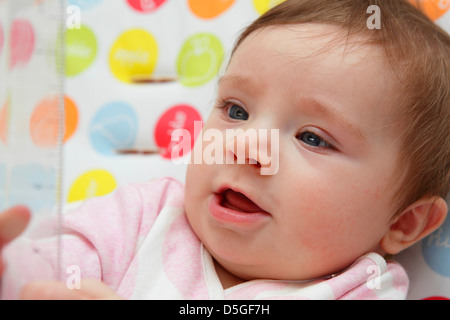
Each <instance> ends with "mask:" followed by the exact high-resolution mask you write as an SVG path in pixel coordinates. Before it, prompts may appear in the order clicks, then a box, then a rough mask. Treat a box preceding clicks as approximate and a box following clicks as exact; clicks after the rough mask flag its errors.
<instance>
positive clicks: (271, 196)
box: [0, 0, 450, 299]
mask: <svg viewBox="0 0 450 320" xmlns="http://www.w3.org/2000/svg"><path fill="white" fill-rule="evenodd" d="M373 4H378V6H375V7H373V6H372V7H371V8H373V9H374V11H373V12H372V11H370V10H369V11H368V8H369V7H370V6H371V5H373ZM375 9H377V10H379V11H377V10H375ZM367 12H370V13H367ZM377 12H378V14H379V16H378V18H379V19H381V23H380V24H379V26H377V25H376V24H374V25H372V24H370V23H369V22H370V21H371V20H370V19H371V18H377V17H376V16H371V14H372V13H373V14H376V13H377ZM373 26H375V27H373ZM449 106H450V37H449V36H448V35H447V34H446V33H445V32H444V31H442V30H441V29H440V28H439V27H437V26H436V25H434V24H433V23H432V22H431V21H430V20H428V19H427V18H426V17H425V16H424V15H423V14H421V13H420V12H419V10H417V9H416V8H414V7H413V6H411V5H410V4H409V2H407V1H401V0H396V1H383V2H379V1H369V0H367V1H363V0H361V1H354V0H342V1H328V0H292V1H290V0H288V1H286V2H284V3H282V4H281V5H279V6H277V7H275V8H274V9H272V10H271V11H269V12H268V13H266V14H265V15H263V16H262V17H260V18H259V19H258V20H256V21H255V22H254V23H253V24H252V25H250V26H249V27H248V28H247V29H246V30H245V31H244V32H243V34H242V35H241V37H240V38H239V40H238V42H237V44H236V47H235V49H234V51H233V54H232V57H231V60H230V62H229V65H228V67H227V69H226V72H225V74H224V75H223V77H221V79H220V80H219V86H218V99H217V103H216V106H215V107H214V109H213V110H212V112H211V114H210V116H209V118H208V120H207V121H206V123H205V124H204V127H203V131H204V132H207V131H208V130H215V131H214V132H221V133H223V136H224V137H225V136H226V134H225V133H226V132H228V131H230V130H239V129H241V130H242V131H244V132H246V131H248V130H254V131H255V132H261V131H259V130H260V129H266V131H267V132H270V131H272V130H276V132H277V134H276V135H269V136H270V137H271V139H267V136H264V137H263V136H261V135H257V136H256V139H257V140H258V143H251V142H252V139H250V137H249V136H247V135H233V136H232V138H231V139H228V140H227V141H224V143H223V153H222V155H223V157H224V158H225V157H227V159H229V158H231V159H233V160H234V161H233V164H230V163H229V161H225V160H224V161H223V162H221V163H219V162H220V161H216V162H214V163H211V162H208V161H203V162H202V163H196V162H193V163H192V164H190V165H189V166H188V169H187V175H186V184H185V187H183V186H182V185H180V184H179V183H178V182H177V181H174V180H173V179H169V178H161V179H157V180H154V181H151V182H145V183H141V184H135V185H127V186H123V187H121V188H119V189H118V190H117V191H116V192H115V193H114V194H112V195H109V196H106V197H102V198H96V199H92V200H90V201H87V202H85V203H84V204H83V205H81V206H80V207H79V208H77V209H76V210H75V211H74V212H72V213H70V214H67V215H65V216H64V222H63V225H64V230H63V231H64V233H63V235H62V239H61V244H62V248H63V252H62V269H61V270H63V272H62V276H61V280H62V282H59V283H52V282H39V283H33V284H29V285H27V286H26V287H25V289H24V290H23V291H22V297H23V298H61V297H63V298H75V299H76V298H114V297H116V298H117V297H121V298H127V299H131V298H133V299H260V298H262V299H287V298H289V299H293V298H294V299H404V298H405V297H406V292H407V287H408V279H407V276H406V273H405V271H404V270H403V268H402V267H401V266H400V265H399V264H397V263H395V262H393V261H390V260H388V259H387V257H388V256H390V255H394V254H397V253H398V252H400V251H402V250H404V249H405V248H407V247H409V246H411V245H412V244H414V243H416V242H417V241H419V240H421V239H422V238H423V237H425V236H427V235H428V234H430V233H431V232H433V231H434V230H436V229H437V228H438V227H439V226H440V225H441V224H442V223H443V221H444V220H445V218H446V215H447V205H446V203H445V201H444V200H443V198H444V197H445V196H446V194H447V193H448V192H449V177H450V173H449V168H450V162H449V160H450V156H449V150H450V134H449V124H450V109H449ZM274 137H276V139H275V138H274ZM272 144H277V148H275V149H273V148H270V146H271V145H272ZM207 147H208V146H207V145H206V146H205V145H204V144H202V143H196V145H195V147H194V150H193V152H192V153H193V154H196V153H197V154H205V152H204V151H205V148H207ZM268 149H270V150H278V151H279V155H278V156H276V157H274V156H273V155H271V157H270V159H269V160H270V161H268V159H267V150H268ZM239 150H241V151H242V150H243V152H239ZM273 161H277V162H278V163H277V164H276V165H274V164H273V163H272V162H273ZM269 167H272V168H276V170H273V171H272V172H269V173H270V174H267V172H268V171H265V173H266V174H262V171H263V169H267V168H269ZM12 211H14V210H10V211H9V212H7V213H5V214H4V216H3V217H2V218H0V225H1V224H2V223H3V225H4V226H5V225H7V224H8V223H9V225H15V226H16V227H15V229H16V232H14V234H13V235H9V236H8V237H6V236H5V237H2V238H3V239H4V240H6V239H11V238H13V237H14V236H15V235H16V233H18V232H20V230H21V229H22V228H23V226H24V225H25V224H26V221H27V214H26V210H25V209H24V208H21V207H19V208H18V209H16V211H17V215H16V216H15V215H14V214H12ZM8 217H9V218H8ZM2 229H5V228H0V234H1V233H2V231H1V230H2ZM43 230H44V229H43V227H41V228H40V229H39V230H38V232H36V233H33V232H31V233H30V236H29V239H23V240H21V241H16V242H14V243H13V244H12V245H10V246H8V247H7V248H6V249H5V250H4V252H3V254H4V257H5V260H6V263H7V266H6V268H5V270H4V274H3V278H2V297H3V298H15V297H17V296H19V292H20V290H21V288H22V285H23V284H25V283H27V282H28V281H29V280H31V279H32V278H33V274H36V273H39V276H40V277H42V278H48V279H52V277H53V275H54V274H55V268H57V262H56V256H55V252H56V243H57V240H56V239H55V238H54V236H55V234H44V232H43ZM48 230H54V229H52V228H51V226H48ZM30 265H32V268H30V267H29V266H30ZM71 268H72V269H71ZM66 270H75V271H76V270H78V271H80V274H81V276H82V278H83V279H97V281H93V280H88V281H82V282H81V287H80V288H79V289H74V290H69V289H68V288H67V287H68V286H69V287H70V283H69V282H68V277H69V276H71V275H72V274H71V273H69V274H67V273H65V271H66ZM37 271H39V272H37ZM18 279H20V281H19V280H18Z"/></svg>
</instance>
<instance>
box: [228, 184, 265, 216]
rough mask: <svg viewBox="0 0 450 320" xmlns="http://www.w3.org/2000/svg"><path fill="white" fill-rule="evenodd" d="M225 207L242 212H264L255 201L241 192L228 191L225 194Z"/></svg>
mask: <svg viewBox="0 0 450 320" xmlns="http://www.w3.org/2000/svg"><path fill="white" fill-rule="evenodd" d="M224 200H225V201H224V203H223V204H222V205H223V206H225V207H227V208H230V209H234V210H237V211H242V212H264V210H262V209H261V208H260V207H258V206H257V205H256V204H255V203H254V202H253V201H251V200H250V199H249V198H247V197H246V196H245V195H243V194H242V193H240V192H236V191H233V190H231V189H228V190H227V191H225V193H224Z"/></svg>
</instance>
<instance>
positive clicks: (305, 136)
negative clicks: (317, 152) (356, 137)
mask: <svg viewBox="0 0 450 320" xmlns="http://www.w3.org/2000/svg"><path fill="white" fill-rule="evenodd" d="M296 138H297V139H299V140H300V141H302V142H304V143H306V144H307V145H309V146H312V147H316V148H333V146H332V145H331V144H329V143H328V142H327V141H325V140H324V139H322V138H321V137H319V136H318V135H316V134H315V133H312V132H309V131H305V132H302V133H299V134H297V137H296Z"/></svg>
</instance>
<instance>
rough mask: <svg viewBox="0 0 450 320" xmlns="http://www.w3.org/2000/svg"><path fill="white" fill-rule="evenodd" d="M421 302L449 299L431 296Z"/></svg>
mask: <svg viewBox="0 0 450 320" xmlns="http://www.w3.org/2000/svg"><path fill="white" fill-rule="evenodd" d="M423 300H450V299H449V298H446V297H440V296H431V297H428V298H424V299H423Z"/></svg>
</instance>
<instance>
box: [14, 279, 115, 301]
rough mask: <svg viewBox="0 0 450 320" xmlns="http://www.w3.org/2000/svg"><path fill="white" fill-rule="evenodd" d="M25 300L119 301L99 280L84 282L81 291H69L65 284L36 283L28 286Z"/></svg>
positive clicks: (23, 295)
mask: <svg viewBox="0 0 450 320" xmlns="http://www.w3.org/2000/svg"><path fill="white" fill-rule="evenodd" d="M21 299H23V300H118V299H121V298H120V297H119V296H118V295H117V294H116V293H115V292H114V291H113V290H112V289H111V288H109V287H108V286H107V285H105V284H103V283H102V282H100V281H98V280H82V281H81V285H80V289H69V288H67V286H66V284H65V283H62V282H55V281H36V282H32V283H29V284H27V285H26V286H25V287H24V288H23V290H22V293H21Z"/></svg>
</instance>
